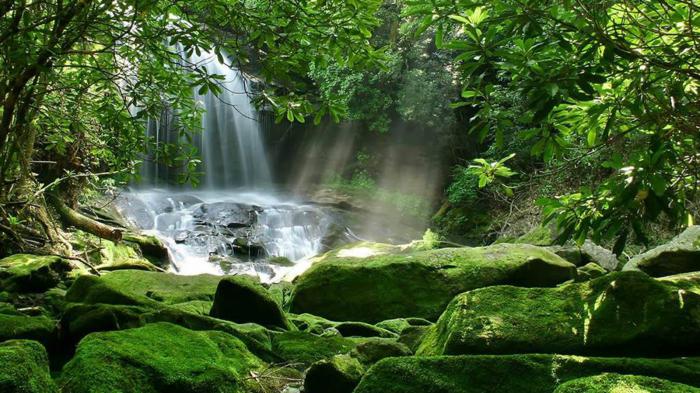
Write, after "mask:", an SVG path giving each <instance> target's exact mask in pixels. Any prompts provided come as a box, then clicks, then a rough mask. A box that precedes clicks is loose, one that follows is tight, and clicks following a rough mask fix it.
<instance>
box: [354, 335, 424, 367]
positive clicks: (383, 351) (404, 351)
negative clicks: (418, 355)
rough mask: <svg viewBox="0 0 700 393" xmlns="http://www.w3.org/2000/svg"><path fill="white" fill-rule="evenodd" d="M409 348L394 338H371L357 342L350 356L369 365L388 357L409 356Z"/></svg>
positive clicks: (410, 353)
mask: <svg viewBox="0 0 700 393" xmlns="http://www.w3.org/2000/svg"><path fill="white" fill-rule="evenodd" d="M411 355H412V352H411V350H410V349H409V348H408V347H407V346H406V345H404V344H402V343H399V342H397V341H395V340H389V339H382V338H373V339H368V340H367V341H365V342H362V343H359V344H358V345H357V346H356V347H355V348H354V349H353V350H352V351H351V352H350V356H352V357H354V358H355V359H357V360H359V361H360V363H362V364H363V365H364V366H370V365H372V364H374V363H377V362H378V361H380V360H382V359H384V358H388V357H399V356H411Z"/></svg>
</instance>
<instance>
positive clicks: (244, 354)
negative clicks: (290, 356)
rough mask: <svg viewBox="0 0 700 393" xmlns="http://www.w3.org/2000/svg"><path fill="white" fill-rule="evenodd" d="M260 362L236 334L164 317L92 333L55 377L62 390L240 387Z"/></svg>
mask: <svg viewBox="0 0 700 393" xmlns="http://www.w3.org/2000/svg"><path fill="white" fill-rule="evenodd" d="M261 367H263V362H262V361H261V360H260V359H258V358H256V357H255V356H254V355H253V354H252V353H250V351H248V349H247V348H246V347H245V345H244V344H243V343H242V342H241V341H240V340H238V339H237V338H235V337H233V336H231V335H228V334H226V333H223V332H218V331H203V332H194V331H191V330H188V329H185V328H182V327H180V326H177V325H173V324H168V323H157V324H149V325H146V326H144V327H141V328H137V329H128V330H121V331H115V332H103V333H93V334H90V335H88V336H86V337H85V338H84V339H83V340H82V341H81V342H80V344H79V345H78V349H77V351H76V354H75V356H74V357H73V359H72V360H71V361H70V362H69V363H68V364H66V366H65V367H64V369H63V372H62V374H61V377H60V384H61V386H63V390H64V391H66V392H71V393H82V392H90V393H99V392H115V391H119V392H125V393H126V392H139V393H156V392H183V393H184V392H187V393H189V392H202V393H205V392H232V393H238V392H246V391H248V389H247V388H246V386H247V385H249V384H252V383H253V381H251V380H250V379H249V378H247V377H248V376H249V373H250V372H251V371H252V370H257V369H260V368H261Z"/></svg>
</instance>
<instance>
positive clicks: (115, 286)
mask: <svg viewBox="0 0 700 393" xmlns="http://www.w3.org/2000/svg"><path fill="white" fill-rule="evenodd" d="M220 280H221V277H219V276H213V275H207V274H202V275H198V276H179V275H176V274H169V273H157V272H148V271H140V270H119V271H114V272H110V273H105V274H103V275H102V276H100V277H95V276H80V277H78V279H77V280H75V282H74V283H73V285H72V286H71V287H70V289H69V290H68V293H67V294H66V300H68V301H70V302H76V303H91V304H94V303H106V304H124V305H154V304H169V305H174V304H178V303H186V302H190V301H193V300H205V301H211V300H213V299H214V293H215V292H216V287H217V285H218V284H219V281H220Z"/></svg>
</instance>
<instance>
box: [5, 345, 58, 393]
mask: <svg viewBox="0 0 700 393" xmlns="http://www.w3.org/2000/svg"><path fill="white" fill-rule="evenodd" d="M0 392H2V393H55V392H58V389H57V387H56V385H55V384H54V382H53V380H52V379H51V375H50V374H49V360H48V356H47V355H46V349H44V347H43V346H42V345H41V344H39V343H38V342H36V341H29V340H11V341H5V342H3V343H0Z"/></svg>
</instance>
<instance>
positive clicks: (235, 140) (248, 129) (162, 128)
mask: <svg viewBox="0 0 700 393" xmlns="http://www.w3.org/2000/svg"><path fill="white" fill-rule="evenodd" d="M180 52H181V53H182V56H183V59H185V60H183V61H187V62H188V63H191V64H196V65H198V66H199V67H202V68H204V69H206V70H207V72H208V73H209V74H210V75H214V74H216V75H222V76H223V77H224V80H223V81H221V83H220V86H221V87H222V89H223V91H222V92H221V93H220V94H219V95H218V96H217V95H215V94H213V93H212V92H211V91H207V92H206V93H205V94H199V93H197V92H196V91H197V89H196V90H195V94H194V99H195V100H196V103H197V105H198V106H199V107H200V108H202V109H203V110H204V113H203V114H202V132H201V134H198V135H196V136H195V138H194V140H193V144H194V146H195V147H197V149H198V151H199V154H200V156H201V160H202V165H201V167H200V171H201V172H203V174H204V175H203V176H202V179H201V181H202V186H203V187H205V188H209V189H230V188H245V189H266V188H269V187H270V186H271V184H272V176H271V173H270V167H269V164H268V157H267V153H266V151H265V146H264V144H263V141H262V136H261V131H262V130H261V127H260V123H259V121H258V113H257V111H256V110H255V108H254V107H253V105H252V104H251V102H250V97H249V93H250V89H251V86H250V85H251V84H250V81H249V80H248V79H246V78H245V76H244V75H243V73H241V71H239V70H238V69H236V68H235V67H233V66H232V65H231V64H230V63H228V64H226V63H221V62H220V61H219V60H218V58H217V56H216V55H214V54H213V53H211V52H203V53H201V54H200V55H197V54H192V56H190V57H186V55H185V54H184V51H182V50H181V51H180ZM176 121H177V115H176V114H173V113H172V111H169V110H165V111H164V112H163V114H162V115H161V117H160V118H159V119H150V120H149V123H148V127H147V130H146V132H147V136H148V137H149V138H152V139H154V140H155V141H156V142H158V144H159V145H160V144H178V143H186V142H185V141H182V137H181V136H180V135H179V133H178V130H177V129H176V127H173V124H174V123H175V122H176ZM180 172H181V169H180V168H172V167H167V166H165V165H163V164H161V163H158V157H157V155H156V153H152V154H150V156H149V157H148V159H147V160H146V161H145V163H144V165H143V168H142V171H141V177H142V182H141V184H142V185H145V186H163V185H168V184H174V183H175V182H176V177H177V174H178V173H180Z"/></svg>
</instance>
